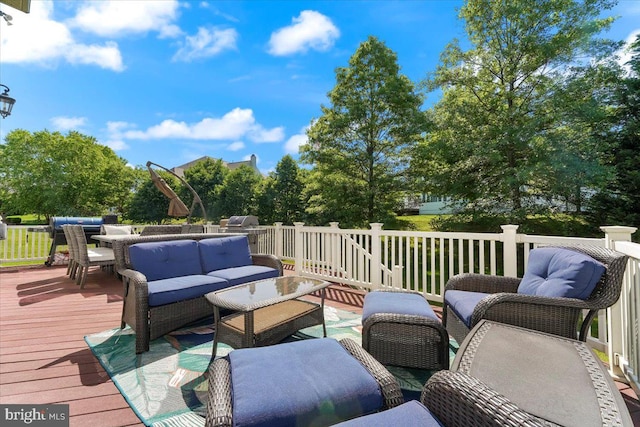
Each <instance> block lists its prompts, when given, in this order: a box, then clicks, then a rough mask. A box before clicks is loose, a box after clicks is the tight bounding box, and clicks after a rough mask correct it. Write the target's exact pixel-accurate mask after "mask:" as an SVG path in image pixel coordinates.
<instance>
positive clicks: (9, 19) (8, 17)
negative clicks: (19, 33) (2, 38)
mask: <svg viewBox="0 0 640 427" xmlns="http://www.w3.org/2000/svg"><path fill="white" fill-rule="evenodd" d="M0 16H2V17H3V18H4V20H5V22H6V23H7V25H13V22H11V21H12V20H13V16H11V15H9V14H6V13H4V12H3V11H1V10H0Z"/></svg>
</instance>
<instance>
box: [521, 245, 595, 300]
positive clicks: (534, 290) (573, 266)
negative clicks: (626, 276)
mask: <svg viewBox="0 0 640 427" xmlns="http://www.w3.org/2000/svg"><path fill="white" fill-rule="evenodd" d="M604 271H605V266H604V265H603V264H602V263H600V262H599V261H597V260H595V259H593V258H591V257H590V256H588V255H586V254H583V253H582V252H577V251H572V250H570V249H564V248H553V247H549V248H536V249H534V250H532V251H531V253H530V254H529V263H528V266H527V271H526V272H525V274H524V277H523V278H522V281H521V282H520V285H519V286H518V293H520V294H526V295H537V296H546V297H565V298H577V299H582V300H584V299H587V298H588V297H589V295H591V293H592V292H593V290H594V289H595V287H596V285H597V284H598V281H600V278H601V277H602V274H603V273H604Z"/></svg>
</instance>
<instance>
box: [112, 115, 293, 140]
mask: <svg viewBox="0 0 640 427" xmlns="http://www.w3.org/2000/svg"><path fill="white" fill-rule="evenodd" d="M280 132H282V128H273V129H264V128H263V127H262V126H261V125H260V124H257V123H256V120H255V117H254V116H253V111H252V110H251V109H247V108H245V109H242V108H234V109H233V110H231V111H229V112H228V113H227V114H225V115H224V116H222V117H220V118H210V117H207V118H204V119H202V120H201V121H199V122H197V123H192V124H188V123H186V122H178V121H175V120H164V121H163V122H161V123H160V124H158V125H155V126H151V127H150V128H148V129H147V130H145V131H141V130H128V131H126V132H124V137H125V138H127V139H145V140H148V139H168V138H182V139H198V140H225V139H228V140H239V139H241V138H242V137H244V136H248V137H249V138H251V139H252V140H255V141H256V142H272V141H271V139H273V138H275V137H276V136H278V135H279V134H280Z"/></svg>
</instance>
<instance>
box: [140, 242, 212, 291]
mask: <svg viewBox="0 0 640 427" xmlns="http://www.w3.org/2000/svg"><path fill="white" fill-rule="evenodd" d="M129 258H130V260H131V265H132V267H133V269H134V270H137V271H139V272H140V273H142V274H144V275H145V276H146V277H147V282H150V281H154V280H162V279H169V278H172V277H179V276H190V275H193V274H202V266H201V265H200V253H199V251H198V243H197V242H196V241H195V240H174V241H168V242H147V243H136V244H135V245H131V246H130V247H129Z"/></svg>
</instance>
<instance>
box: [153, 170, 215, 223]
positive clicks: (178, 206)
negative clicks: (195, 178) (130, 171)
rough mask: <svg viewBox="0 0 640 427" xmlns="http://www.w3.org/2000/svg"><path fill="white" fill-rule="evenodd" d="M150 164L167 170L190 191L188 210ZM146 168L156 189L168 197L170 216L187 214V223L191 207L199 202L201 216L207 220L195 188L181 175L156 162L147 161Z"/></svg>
mask: <svg viewBox="0 0 640 427" xmlns="http://www.w3.org/2000/svg"><path fill="white" fill-rule="evenodd" d="M151 165H154V166H157V167H159V168H162V169H164V170H165V171H167V172H169V173H170V174H171V175H173V176H175V177H176V178H178V179H179V180H180V182H182V183H183V184H184V185H186V186H187V188H188V189H189V191H191V193H192V194H193V202H192V203H191V209H190V210H187V206H186V205H185V204H184V202H183V201H182V200H180V197H178V195H177V194H176V193H175V191H173V189H172V188H171V187H169V185H168V184H167V182H166V181H165V180H164V179H162V177H161V176H160V175H158V174H157V173H156V171H154V170H153V169H151ZM147 169H149V173H150V174H151V180H152V181H153V183H154V185H155V186H156V187H157V188H158V190H160V191H161V192H162V194H164V195H165V196H167V197H168V198H169V212H168V214H169V215H170V216H184V215H186V214H189V216H188V217H187V224H190V223H191V215H192V214H193V208H195V207H196V203H199V204H200V209H202V216H203V217H204V222H205V223H206V222H207V212H205V210H204V204H203V203H202V200H201V199H200V196H198V193H196V190H194V189H193V187H191V186H190V185H189V183H188V182H187V181H185V180H184V179H183V178H182V177H181V176H179V175H176V174H175V173H174V172H173V171H172V170H170V169H167V168H165V167H164V166H160V165H159V164H157V163H153V162H147Z"/></svg>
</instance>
